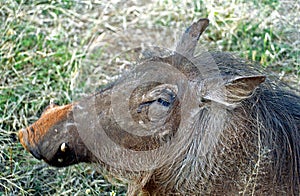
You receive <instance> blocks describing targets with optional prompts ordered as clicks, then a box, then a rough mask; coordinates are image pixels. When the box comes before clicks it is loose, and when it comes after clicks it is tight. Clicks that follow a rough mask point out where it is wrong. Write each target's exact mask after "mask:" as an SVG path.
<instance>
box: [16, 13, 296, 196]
mask: <svg viewBox="0 0 300 196" xmlns="http://www.w3.org/2000/svg"><path fill="white" fill-rule="evenodd" d="M207 25H208V20H207V19H200V20H199V21H198V22H196V23H193V24H192V25H191V26H190V27H189V28H188V29H187V31H186V32H185V33H184V34H183V36H182V39H181V40H180V42H179V43H178V44H177V48H176V52H178V53H180V54H181V55H179V54H177V53H175V54H172V55H170V56H168V57H164V58H158V60H157V58H156V59H154V60H153V59H152V60H149V61H148V62H150V63H151V61H159V62H160V63H166V64H171V65H172V66H174V67H176V68H177V69H178V70H180V72H181V73H183V74H185V75H186V76H187V78H188V85H189V86H190V87H191V89H192V92H194V95H195V97H196V98H195V100H194V102H195V104H196V105H197V107H199V108H198V109H199V112H197V113H195V114H191V116H190V117H188V119H187V120H183V119H185V116H181V115H180V107H181V106H182V104H183V103H181V102H180V95H181V94H183V92H185V90H186V89H185V88H183V87H182V85H181V84H180V82H177V83H176V84H175V85H167V84H159V83H157V84H156V83H153V84H149V85H147V84H145V85H144V86H141V87H140V88H138V89H136V91H134V92H133V93H132V96H131V98H130V100H129V108H130V113H131V115H132V118H133V119H134V120H135V121H136V122H141V121H142V122H143V125H144V127H145V129H146V130H149V131H152V130H155V131H153V135H154V137H151V138H147V137H139V136H134V135H130V134H128V133H127V132H126V130H125V131H124V130H122V129H120V127H118V125H117V124H116V123H115V122H114V119H113V117H112V106H111V104H112V103H111V95H112V87H113V86H115V85H120V84H121V83H122V78H121V79H120V80H119V81H117V82H116V83H114V84H113V85H112V86H111V87H109V88H107V89H104V90H102V91H101V92H99V93H96V94H95V95H93V96H91V97H92V98H93V99H94V100H95V102H92V101H89V100H87V101H86V102H87V104H94V105H93V107H95V108H96V111H98V113H97V119H98V121H99V122H101V124H102V125H105V126H104V127H106V133H107V135H109V136H110V137H111V138H113V139H114V140H115V141H119V143H118V144H119V145H120V146H123V147H125V148H127V149H131V150H135V151H147V150H153V149H156V148H157V147H159V146H160V145H161V144H162V143H163V142H166V141H170V140H171V139H172V138H173V137H175V136H176V134H179V133H180V132H182V131H185V130H184V129H183V128H180V127H179V124H180V123H186V126H184V127H185V128H186V129H189V130H191V137H190V138H189V139H188V141H187V142H185V143H184V146H183V144H182V143H178V145H179V146H178V151H177V152H176V155H177V156H175V157H174V160H173V162H172V163H169V164H168V163H166V165H162V166H161V167H159V168H156V169H153V170H152V171H144V172H132V171H128V170H122V171H118V169H114V168H111V166H106V165H105V163H104V162H102V161H101V159H100V158H99V156H96V155H95V154H93V153H92V152H91V151H90V150H89V148H88V147H87V146H86V143H84V142H83V141H82V139H81V137H80V134H79V132H80V131H88V130H77V126H75V123H74V113H73V112H74V110H75V109H76V107H80V103H72V104H69V105H65V106H56V105H50V106H48V107H47V108H46V109H45V111H44V113H43V114H42V116H41V117H40V118H39V119H38V121H36V122H35V123H34V124H33V125H31V126H29V127H28V128H26V129H22V130H20V132H19V138H20V141H21V143H22V145H23V146H24V147H25V148H26V149H27V150H28V151H29V152H31V154H33V156H35V157H36V158H37V159H43V160H44V161H46V162H47V163H48V164H50V165H53V166H57V167H64V166H68V165H72V164H76V163H80V162H91V163H92V162H98V163H99V164H100V165H101V166H103V167H104V168H105V169H106V170H107V172H108V173H110V174H111V175H112V176H113V177H116V178H119V179H122V180H124V182H125V183H128V192H127V193H128V195H137V194H142V195H170V194H175V195H176V194H177V195H199V194H203V195H220V194H221V195H237V194H246V195H248V194H254V195H262V194H264V195H265V194H271V195H274V194H275V195H278V194H279V195H282V194H283V195H298V194H299V173H298V171H299V170H300V167H299V165H300V163H299V162H300V144H299V141H300V133H299V126H300V104H299V103H300V98H299V96H297V95H295V94H293V93H289V92H287V91H284V90H282V89H281V88H279V87H277V86H276V85H275V86H274V85H273V84H272V83H271V82H270V81H266V77H265V76H264V75H262V74H261V73H260V72H259V71H256V70H255V68H253V67H252V66H251V65H249V64H247V63H245V62H244V61H242V60H238V59H236V58H235V57H233V56H231V55H229V54H224V53H212V57H213V59H214V61H215V62H216V64H217V65H218V68H219V69H220V72H221V74H220V75H217V76H216V75H211V77H206V78H200V77H199V75H200V73H199V72H197V70H196V69H194V68H193V67H192V66H188V65H187V64H188V60H187V59H193V60H192V61H193V63H195V64H197V63H198V64H201V63H202V64H204V65H205V66H208V64H209V63H208V62H206V61H205V60H203V59H201V58H199V59H200V60H199V59H197V58H194V57H193V55H194V50H195V47H196V44H197V41H198V39H199V37H200V35H201V34H202V32H203V31H204V30H205V28H206V27H207ZM183 56H184V57H183ZM210 72H214V70H213V69H211V70H210V69H209V68H208V69H207V73H208V75H210ZM199 78H200V79H199ZM220 88H223V90H224V91H225V94H226V99H224V97H220V96H218V95H219V94H218V89H220ZM214 105H215V107H213V106H214ZM186 118H187V117H186ZM220 119H223V120H224V121H223V124H222V123H220V122H219V121H220ZM181 121H185V122H181ZM206 133H211V136H210V135H209V134H206ZM215 138H217V139H215ZM98 139H101V138H98ZM214 139H215V140H214ZM214 142H215V143H214ZM214 144H216V145H214ZM206 148H207V149H208V152H206V154H205V156H204V157H203V154H202V153H203V152H204V150H203V149H206ZM170 154H171V152H170ZM99 159H100V160H99ZM124 159H126V157H125V158H124ZM126 161H133V162H134V161H135V160H126ZM105 166H106V167H105Z"/></svg>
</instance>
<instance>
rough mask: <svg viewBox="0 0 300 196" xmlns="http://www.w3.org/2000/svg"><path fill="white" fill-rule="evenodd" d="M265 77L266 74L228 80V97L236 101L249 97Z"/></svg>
mask: <svg viewBox="0 0 300 196" xmlns="http://www.w3.org/2000/svg"><path fill="white" fill-rule="evenodd" d="M265 79H266V77H265V76H242V77H236V78H234V79H231V80H229V81H227V82H226V84H225V88H226V99H227V100H228V101H229V102H232V103H236V102H240V101H242V100H244V99H247V98H249V97H250V96H251V95H252V94H253V92H254V90H255V89H256V88H257V87H258V85H260V84H261V83H262V82H264V81H265Z"/></svg>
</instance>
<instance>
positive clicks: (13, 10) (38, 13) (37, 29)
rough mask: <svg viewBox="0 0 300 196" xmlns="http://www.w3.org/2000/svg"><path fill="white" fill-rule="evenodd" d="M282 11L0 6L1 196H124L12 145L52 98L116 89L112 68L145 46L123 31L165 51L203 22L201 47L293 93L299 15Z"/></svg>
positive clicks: (91, 175) (221, 4)
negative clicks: (157, 32) (121, 56)
mask: <svg viewBox="0 0 300 196" xmlns="http://www.w3.org/2000/svg"><path fill="white" fill-rule="evenodd" d="M289 4H291V3H289V2H281V1H273V0H265V1H251V2H249V1H243V0H240V1H239V0H236V1H230V2H228V1H205V0H197V1H196V0H194V1H190V2H184V1H183V2H182V1H171V0H165V1H154V2H152V3H149V4H146V5H143V4H139V3H136V4H135V3H134V2H130V3H126V4H124V3H121V2H118V1H116V3H114V4H113V3H104V2H103V3H101V2H100V1H99V2H98V3H95V2H94V3H93V2H92V1H89V0H88V1H82V2H81V1H78V2H77V1H66V0H61V1H32V0H27V1H25V0H24V1H23V0H18V1H16V0H8V1H3V0H2V1H0V152H1V154H0V195H16V194H18V195H53V194H54V195H62V194H66V195H100V194H102V195H105V194H106V195H110V194H114V193H116V194H117V195H119V194H121V193H124V189H123V188H119V187H116V186H112V185H110V184H109V183H108V182H107V181H106V180H105V179H104V178H103V177H102V176H101V175H100V174H99V173H97V172H95V171H96V170H97V168H95V167H93V166H89V165H86V164H80V165H77V166H72V167H69V168H64V169H56V168H53V167H49V166H47V165H46V164H45V163H43V162H41V161H37V160H35V159H34V158H33V157H32V156H31V155H30V154H29V153H28V152H26V151H25V150H24V149H23V148H22V146H21V145H20V144H19V142H18V140H17V138H16V133H17V131H18V130H19V129H21V128H23V127H26V126H28V125H29V124H31V123H33V122H34V121H35V120H36V119H37V118H38V117H39V115H40V113H41V111H42V110H43V108H45V107H46V106H47V105H48V103H49V102H50V100H51V99H52V100H55V102H56V103H58V104H60V105H62V104H67V103H69V102H71V101H74V100H76V99H79V98H80V97H81V96H83V95H85V94H86V93H87V92H92V91H93V90H95V89H99V87H101V86H104V85H106V84H107V83H109V82H111V81H113V80H114V76H115V75H117V74H119V72H120V70H121V69H120V64H117V63H116V64H111V63H110V60H112V59H113V58H114V57H115V55H117V54H118V53H119V52H122V51H125V50H126V49H130V47H131V46H132V45H137V44H139V43H141V42H143V40H145V39H146V38H147V37H146V35H145V34H130V35H131V36H129V38H128V37H126V39H125V37H123V36H125V35H123V32H122V29H126V30H131V29H132V30H133V32H135V29H137V30H139V29H142V30H143V32H150V33H151V32H154V30H153V29H168V30H169V31H170V32H171V33H169V34H166V35H168V36H165V35H162V36H160V37H158V38H157V39H153V40H155V41H156V42H157V41H158V42H159V41H161V42H160V43H163V42H162V41H165V40H166V39H171V40H172V39H176V36H177V35H176V36H175V38H174V35H173V32H174V33H175V34H176V33H178V32H180V31H181V30H183V29H184V27H186V26H188V25H189V24H190V23H191V21H195V20H197V19H198V18H200V17H208V18H209V19H210V23H211V24H210V26H209V28H208V30H207V31H206V33H205V34H204V35H203V39H201V43H202V45H204V46H206V47H208V48H211V49H215V50H223V51H231V52H234V53H236V54H237V55H239V56H241V57H243V58H247V59H249V60H254V61H257V62H260V63H261V64H262V66H263V67H264V68H269V69H270V70H272V71H274V72H275V73H277V74H279V75H280V78H281V79H282V80H284V81H285V82H288V83H289V84H290V85H291V86H294V87H295V88H297V89H299V86H300V85H299V84H300V79H299V76H300V61H299V52H300V51H299V50H300V49H299V48H300V47H299V44H297V41H298V38H299V36H298V37H297V33H298V32H297V31H298V29H299V23H298V22H297V18H299V16H298V15H297V13H299V11H300V7H299V5H298V6H297V5H296V6H294V5H289ZM144 13H146V14H144ZM297 25H298V26H297ZM132 35H133V36H132ZM143 36H145V37H143ZM159 39H161V40H159ZM93 48H94V49H93ZM92 49H93V50H92ZM88 78H90V79H91V81H92V82H89V81H88ZM113 192H114V193H113Z"/></svg>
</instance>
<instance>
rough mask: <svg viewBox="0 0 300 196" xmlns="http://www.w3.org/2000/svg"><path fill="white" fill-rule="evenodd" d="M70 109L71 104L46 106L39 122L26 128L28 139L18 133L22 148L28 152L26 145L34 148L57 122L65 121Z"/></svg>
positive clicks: (21, 133)
mask: <svg viewBox="0 0 300 196" xmlns="http://www.w3.org/2000/svg"><path fill="white" fill-rule="evenodd" d="M72 107H73V104H69V105H64V106H56V105H50V106H48V108H46V110H45V111H44V113H43V114H42V116H41V117H40V118H39V120H38V121H36V122H35V123H33V124H32V125H31V126H29V127H27V128H26V129H27V133H28V137H26V138H25V137H24V133H23V132H19V138H20V142H21V144H22V145H23V146H24V148H26V150H29V149H28V146H27V145H30V146H31V147H34V148H35V147H36V145H37V144H38V143H39V141H40V140H41V139H42V138H43V137H44V136H45V134H46V133H47V132H48V131H49V129H50V128H51V127H52V126H53V125H55V124H57V123H58V122H59V121H63V120H66V119H67V117H68V115H67V114H68V113H69V112H70V111H71V110H72ZM30 129H33V130H34V131H31V130H30ZM26 144H27V145H26Z"/></svg>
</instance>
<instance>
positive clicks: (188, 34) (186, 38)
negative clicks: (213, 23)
mask: <svg viewBox="0 0 300 196" xmlns="http://www.w3.org/2000/svg"><path fill="white" fill-rule="evenodd" d="M208 24H209V20H208V19H207V18H201V19H199V20H198V21H197V22H195V23H193V24H192V25H191V26H190V27H188V28H187V29H186V31H185V32H184V33H183V35H182V37H181V39H180V41H179V42H178V43H177V47H176V52H177V53H179V54H180V55H183V56H185V57H186V58H188V59H189V58H191V57H193V55H194V51H195V48H196V45H197V42H198V40H199V37H200V35H201V34H202V33H203V31H204V30H205V29H206V27H207V26H208Z"/></svg>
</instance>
